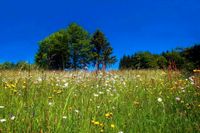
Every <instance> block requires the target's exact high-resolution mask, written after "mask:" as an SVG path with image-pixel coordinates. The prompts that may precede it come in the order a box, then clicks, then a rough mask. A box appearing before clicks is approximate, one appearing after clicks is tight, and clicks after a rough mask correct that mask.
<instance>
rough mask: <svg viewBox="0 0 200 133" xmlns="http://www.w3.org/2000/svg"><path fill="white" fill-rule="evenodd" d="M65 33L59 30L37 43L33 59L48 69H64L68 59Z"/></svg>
mask: <svg viewBox="0 0 200 133" xmlns="http://www.w3.org/2000/svg"><path fill="white" fill-rule="evenodd" d="M67 38H68V36H67V34H66V32H65V31H63V30H61V31H59V32H56V33H54V34H52V35H50V36H49V37H47V38H45V39H44V40H43V41H41V42H40V43H39V50H38V53H37V54H36V57H35V61H36V63H37V65H38V66H40V67H42V68H46V69H47V68H48V69H64V68H65V67H66V66H67V63H68V61H69V49H68V47H69V46H68V44H67Z"/></svg>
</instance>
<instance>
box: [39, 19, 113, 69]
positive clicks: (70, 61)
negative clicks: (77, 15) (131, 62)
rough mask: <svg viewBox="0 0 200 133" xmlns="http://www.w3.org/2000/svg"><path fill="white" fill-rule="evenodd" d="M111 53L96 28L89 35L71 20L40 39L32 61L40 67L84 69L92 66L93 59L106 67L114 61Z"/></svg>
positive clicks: (97, 63)
mask: <svg viewBox="0 0 200 133" xmlns="http://www.w3.org/2000/svg"><path fill="white" fill-rule="evenodd" d="M112 54H113V49H112V47H111V45H110V43H109V42H108V41H107V39H106V38H105V36H104V34H103V32H101V31H100V30H97V31H96V32H95V33H94V34H93V35H92V36H90V35H89V33H88V32H87V31H86V30H85V29H84V28H83V27H81V26H79V25H78V24H76V23H72V24H70V25H69V26H68V27H67V28H66V29H62V30H60V31H58V32H55V33H53V34H51V35H50V36H48V37H46V38H45V39H44V40H42V41H40V43H39V49H38V52H37V54H36V56H35V62H36V64H37V65H38V66H40V67H41V68H45V69H55V70H58V69H60V70H64V69H73V70H77V69H84V68H86V67H89V66H94V62H95V65H97V66H99V65H100V64H102V66H103V67H104V68H106V67H107V66H109V65H111V64H114V63H115V62H116V57H115V56H113V55H112ZM92 64H93V65H92ZM99 68H100V67H97V69H98V70H99Z"/></svg>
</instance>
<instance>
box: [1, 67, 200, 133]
mask: <svg viewBox="0 0 200 133" xmlns="http://www.w3.org/2000/svg"><path fill="white" fill-rule="evenodd" d="M196 76H198V75H196ZM196 78H197V77H196ZM194 79H195V77H186V76H184V75H182V74H181V73H180V72H170V73H169V72H168V71H163V70H133V71H111V72H105V73H101V72H100V73H99V74H98V75H96V74H95V73H91V72H84V71H77V72H61V71H39V70H38V71H37V70H35V71H11V70H10V71H0V132H5V133H8V132H14V133H15V132H19V133H23V132H31V133H100V132H105V133H146V132H148V133H157V132H160V133H161V132H164V133H172V132H184V133H185V132H200V117H199V116H200V88H198V86H197V85H196V84H195V81H194Z"/></svg>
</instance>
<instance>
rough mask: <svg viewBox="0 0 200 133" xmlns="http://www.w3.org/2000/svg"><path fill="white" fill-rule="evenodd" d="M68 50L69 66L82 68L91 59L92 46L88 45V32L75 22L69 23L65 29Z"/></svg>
mask: <svg viewBox="0 0 200 133" xmlns="http://www.w3.org/2000/svg"><path fill="white" fill-rule="evenodd" d="M66 33H67V36H68V40H67V42H68V45H69V51H70V57H71V59H70V68H72V69H74V70H76V69H83V68H84V67H86V66H87V65H88V64H89V63H90V60H91V51H92V46H91V45H90V40H89V34H88V32H87V31H86V30H84V29H83V28H82V27H80V26H78V25H77V24H75V23H73V24H71V25H70V26H69V27H68V28H67V30H66Z"/></svg>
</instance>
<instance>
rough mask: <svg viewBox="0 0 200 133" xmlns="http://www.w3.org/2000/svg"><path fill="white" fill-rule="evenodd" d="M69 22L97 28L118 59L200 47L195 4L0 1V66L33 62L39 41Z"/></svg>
mask: <svg viewBox="0 0 200 133" xmlns="http://www.w3.org/2000/svg"><path fill="white" fill-rule="evenodd" d="M71 22H76V23H78V24H79V25H81V26H83V27H84V28H85V29H86V30H88V31H89V32H90V33H92V32H94V31H95V30H96V29H101V30H102V31H103V32H104V33H105V35H106V36H107V38H108V40H109V41H110V43H111V45H112V46H113V48H114V54H115V55H116V56H117V58H118V59H120V57H121V56H123V55H124V54H132V53H134V52H136V51H146V50H147V51H150V52H153V53H161V52H162V51H166V50H171V49H172V48H175V47H177V46H179V47H187V46H191V45H192V44H194V43H200V0H0V46H1V47H0V62H4V61H11V62H16V61H20V60H23V61H28V62H31V63H33V62H34V55H35V53H36V52H37V48H38V41H40V40H42V39H44V38H45V37H46V36H48V35H49V34H51V33H53V32H55V31H58V30H59V29H62V28H65V27H66V26H67V25H68V24H69V23H71ZM117 67H118V63H117V64H116V65H115V66H114V68H117Z"/></svg>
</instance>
